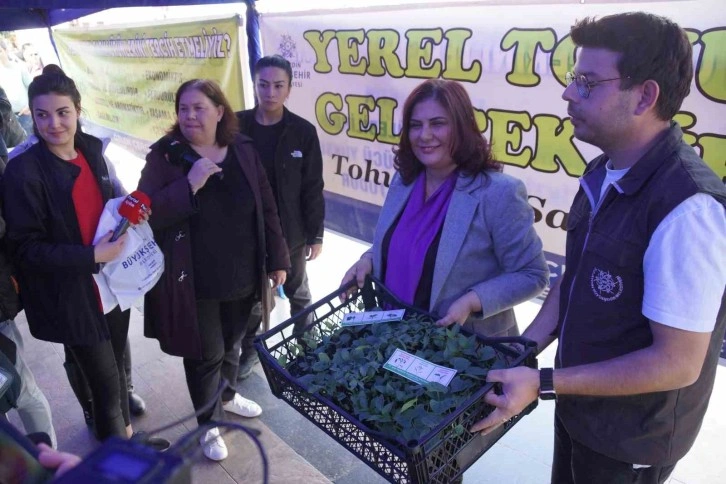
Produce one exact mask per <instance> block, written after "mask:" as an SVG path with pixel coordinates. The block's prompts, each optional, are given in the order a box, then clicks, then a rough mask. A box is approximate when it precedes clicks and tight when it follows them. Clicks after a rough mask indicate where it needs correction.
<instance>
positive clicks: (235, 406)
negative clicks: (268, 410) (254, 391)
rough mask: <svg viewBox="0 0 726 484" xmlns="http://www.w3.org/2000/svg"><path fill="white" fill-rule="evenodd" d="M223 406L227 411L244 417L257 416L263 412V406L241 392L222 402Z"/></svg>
mask: <svg viewBox="0 0 726 484" xmlns="http://www.w3.org/2000/svg"><path fill="white" fill-rule="evenodd" d="M222 408H223V409H224V410H225V411H227V412H232V413H235V414H237V415H240V416H242V417H247V418H252V417H257V416H259V415H260V414H261V413H262V407H260V406H259V405H257V404H256V403H255V402H253V401H252V400H248V399H246V398H245V397H243V396H242V395H240V394H239V393H235V394H234V398H233V399H232V400H230V401H229V402H227V403H223V404H222Z"/></svg>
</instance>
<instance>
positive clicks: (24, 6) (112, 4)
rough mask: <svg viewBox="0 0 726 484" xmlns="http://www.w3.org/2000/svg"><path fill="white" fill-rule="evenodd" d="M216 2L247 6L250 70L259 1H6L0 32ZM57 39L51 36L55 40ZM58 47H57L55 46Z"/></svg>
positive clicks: (257, 51)
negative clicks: (111, 11) (111, 12)
mask: <svg viewBox="0 0 726 484" xmlns="http://www.w3.org/2000/svg"><path fill="white" fill-rule="evenodd" d="M215 3H246V4H247V21H246V22H245V25H246V30H247V50H248V54H249V61H250V70H252V68H253V66H254V65H255V62H257V59H259V58H260V56H261V55H262V48H261V46H260V40H259V39H260V38H259V18H258V15H257V10H256V9H255V0H242V1H239V0H2V3H1V4H0V32H2V31H6V30H23V29H34V28H44V27H45V28H48V30H49V32H50V28H51V27H53V26H54V25H58V24H61V23H64V22H70V21H71V20H75V19H77V18H81V17H84V16H86V15H91V14H92V13H96V12H100V11H101V10H106V9H108V8H121V7H168V6H185V5H202V4H215ZM52 40H53V36H52V34H51V41H52ZM54 47H55V45H54Z"/></svg>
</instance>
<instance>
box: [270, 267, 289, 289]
mask: <svg viewBox="0 0 726 484" xmlns="http://www.w3.org/2000/svg"><path fill="white" fill-rule="evenodd" d="M267 277H269V278H270V281H272V289H277V287H278V286H282V285H283V284H285V281H286V280H287V272H285V271H272V272H268V273H267Z"/></svg>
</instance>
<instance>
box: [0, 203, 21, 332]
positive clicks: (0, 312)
mask: <svg viewBox="0 0 726 484" xmlns="http://www.w3.org/2000/svg"><path fill="white" fill-rule="evenodd" d="M0 207H1V205H0ZM6 250H7V249H6V248H5V220H4V219H3V218H2V217H0V321H5V320H8V319H13V318H15V316H17V314H18V313H19V312H20V309H21V308H20V300H19V298H18V293H17V291H16V290H15V284H14V283H13V279H12V273H13V268H12V264H11V262H10V257H8V255H7V252H6Z"/></svg>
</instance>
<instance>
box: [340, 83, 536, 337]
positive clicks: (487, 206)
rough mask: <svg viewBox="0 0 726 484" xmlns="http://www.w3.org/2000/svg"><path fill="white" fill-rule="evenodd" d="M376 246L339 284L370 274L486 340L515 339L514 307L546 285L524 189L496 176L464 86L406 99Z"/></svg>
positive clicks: (434, 86) (431, 88)
mask: <svg viewBox="0 0 726 484" xmlns="http://www.w3.org/2000/svg"><path fill="white" fill-rule="evenodd" d="M394 152H395V155H396V157H395V165H396V168H397V169H398V173H397V174H396V176H395V177H394V178H393V181H392V182H391V186H390V189H389V192H388V195H387V196H386V201H385V203H384V204H383V208H382V209H381V214H380V216H379V219H378V224H377V226H376V232H375V236H374V240H373V246H372V247H371V249H370V250H368V251H367V252H365V253H364V254H363V255H362V256H361V258H360V260H359V261H358V262H356V263H355V264H354V265H353V266H352V267H351V268H350V269H349V270H348V272H346V274H345V277H344V278H343V281H342V283H343V284H345V283H347V282H348V281H350V280H351V279H354V278H355V279H357V280H358V285H359V286H362V285H363V281H364V280H365V276H366V275H367V274H370V273H373V274H374V275H375V276H376V277H378V278H379V279H381V280H383V281H384V284H385V285H386V286H387V287H388V288H389V289H391V290H392V291H393V293H394V294H396V295H397V296H398V297H399V298H400V299H402V300H403V301H405V302H407V303H409V304H413V305H414V306H417V307H420V308H423V309H426V310H428V311H430V312H432V313H434V314H437V315H438V316H439V317H440V319H439V320H438V321H437V324H439V325H443V326H446V325H450V324H453V323H459V324H462V325H463V326H464V327H465V328H467V329H469V330H471V331H474V332H476V333H477V334H480V335H482V336H514V335H518V334H519V329H518V328H517V322H516V319H515V316H514V311H513V310H512V308H513V306H515V305H516V304H519V303H521V302H523V301H526V300H528V299H530V298H532V297H534V296H536V295H538V294H539V293H540V292H541V291H542V289H544V287H545V286H546V284H547V280H548V269H547V264H546V262H545V258H544V255H543V253H542V242H541V241H540V239H539V237H538V236H537V234H536V233H535V230H534V227H533V223H534V213H533V210H532V209H531V207H530V206H529V204H528V203H527V192H526V189H525V187H524V184H523V183H522V182H521V181H519V180H518V179H516V178H513V177H511V176H509V175H505V174H503V173H502V172H501V165H500V164H499V163H497V162H496V161H494V160H492V157H491V152H490V150H489V145H488V143H487V141H486V139H484V137H483V136H482V134H481V133H480V131H479V128H478V127H477V124H476V120H475V118H474V108H473V106H472V104H471V100H470V99H469V95H468V94H467V92H466V90H465V89H464V87H463V86H462V85H461V84H459V83H457V82H454V81H445V80H440V79H431V80H427V81H425V82H423V83H421V84H420V85H419V86H418V87H416V88H415V89H414V90H413V92H411V94H410V95H409V96H408V98H407V99H406V102H405V104H404V107H403V129H402V132H401V141H400V143H399V144H398V146H397V147H396V148H394Z"/></svg>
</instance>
